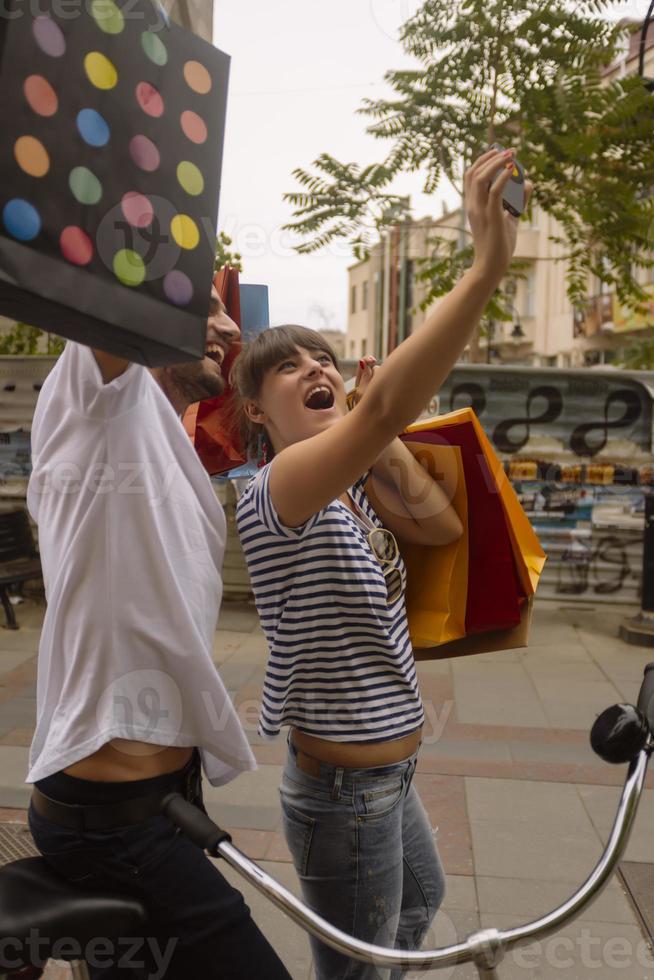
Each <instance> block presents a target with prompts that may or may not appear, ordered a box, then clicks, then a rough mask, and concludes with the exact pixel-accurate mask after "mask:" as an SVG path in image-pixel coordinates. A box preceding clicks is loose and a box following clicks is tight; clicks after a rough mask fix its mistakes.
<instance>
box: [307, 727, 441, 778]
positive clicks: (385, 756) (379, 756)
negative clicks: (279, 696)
mask: <svg viewBox="0 0 654 980" xmlns="http://www.w3.org/2000/svg"><path fill="white" fill-rule="evenodd" d="M421 740H422V728H418V729H417V730H416V731H415V732H411V733H410V734H409V735H405V736H404V737H403V738H396V739H393V740H392V741H390V742H363V743H362V742H332V741H329V740H327V739H325V738H316V736H315V735H307V733H306V732H301V731H300V730H299V728H293V729H292V731H291V741H292V742H293V745H294V746H295V748H296V749H300V751H302V752H305V753H306V754H307V755H310V756H312V758H314V759H319V760H320V762H326V763H327V765H330V766H344V767H345V768H346V769H372V768H374V767H375V766H390V765H393V764H394V763H396V762H402V761H403V760H404V759H408V758H409V757H410V756H412V755H413V753H414V752H417V750H418V748H419V747H420V742H421Z"/></svg>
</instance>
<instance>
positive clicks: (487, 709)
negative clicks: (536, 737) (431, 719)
mask: <svg viewBox="0 0 654 980" xmlns="http://www.w3.org/2000/svg"><path fill="white" fill-rule="evenodd" d="M453 674H454V696H455V700H456V708H457V717H458V720H459V721H461V722H470V723H474V724H477V725H483V724H487V725H525V726H536V727H539V728H548V727H550V720H549V718H548V717H547V715H546V714H545V711H544V709H543V705H542V704H541V702H540V700H539V698H538V695H537V693H536V690H535V688H534V686H533V684H532V682H531V679H530V678H529V676H528V674H527V673H526V671H525V670H524V668H523V667H522V666H521V665H520V664H510V663H509V664H507V663H500V664H478V665H477V666H476V667H474V666H473V665H472V664H470V663H466V662H465V659H462V660H460V661H457V662H456V663H454V664H453Z"/></svg>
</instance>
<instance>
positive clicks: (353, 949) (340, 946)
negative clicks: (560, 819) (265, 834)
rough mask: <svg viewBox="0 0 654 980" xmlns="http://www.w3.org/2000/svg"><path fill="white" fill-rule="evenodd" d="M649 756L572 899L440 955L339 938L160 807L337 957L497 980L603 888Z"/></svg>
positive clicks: (632, 769) (236, 855)
mask: <svg viewBox="0 0 654 980" xmlns="http://www.w3.org/2000/svg"><path fill="white" fill-rule="evenodd" d="M651 751H652V741H651V739H650V738H648V740H647V744H646V745H645V746H644V747H643V748H642V749H641V750H640V751H639V753H638V755H637V756H636V758H635V759H634V760H633V761H632V762H631V763H630V764H629V770H628V772H627V778H626V780H625V784H624V788H623V791H622V796H621V798H620V803H619V806H618V811H617V815H616V818H615V821H614V824H613V829H612V831H611V835H610V837H609V840H608V843H607V845H606V847H605V849H604V852H603V854H602V856H601V858H600V860H599V861H598V863H597V865H596V866H595V868H594V869H593V871H592V873H591V874H590V876H589V877H588V879H587V880H586V881H585V882H584V884H583V885H582V886H581V888H579V889H578V891H576V892H575V893H574V895H572V896H571V897H570V898H569V899H568V900H567V901H566V902H564V903H563V905H560V906H559V907H558V908H556V909H554V910H553V911H552V912H549V913H548V914H547V915H543V916H541V918H539V919H535V920H534V921H533V922H529V923H527V924H526V925H523V926H517V927H515V928H513V929H503V930H502V929H481V930H479V931H477V932H474V933H472V934H471V935H470V936H468V938H467V939H466V940H465V941H464V942H460V943H456V944H455V945H453V946H445V947H442V948H441V949H428V950H420V951H403V950H397V949H387V948H385V947H383V946H375V945H373V944H371V943H366V942H362V941H361V940H359V939H355V938H354V937H353V936H349V935H347V934H346V933H344V932H341V930H340V929H336V928H335V927H334V926H332V925H331V924H330V923H329V922H327V921H326V920H325V919H323V918H322V917H321V916H320V915H318V914H317V913H316V912H313V911H312V910H311V909H310V908H308V907H307V906H306V905H305V904H304V902H302V901H301V900H300V899H299V898H297V897H296V896H295V895H293V894H292V893H291V892H290V891H289V890H288V889H287V888H284V886H283V885H280V883H279V882H278V881H276V880H275V879H274V878H273V877H271V875H269V874H267V873H266V872H265V871H263V870H262V869H261V868H260V867H259V866H258V865H257V864H255V862H254V861H251V860H250V858H248V857H247V856H246V855H245V854H243V853H242V851H240V850H239V849H238V848H237V847H235V846H234V845H233V844H232V843H231V840H230V838H229V835H228V834H225V833H224V832H223V831H221V830H220V828H218V827H217V826H216V824H214V823H213V821H211V820H210V819H209V818H208V817H206V815H204V814H200V812H199V811H198V810H197V808H196V807H194V806H193V805H192V804H190V803H187V801H186V800H184V799H183V798H182V797H181V796H179V795H178V794H171V796H170V797H168V798H167V799H166V800H165V801H164V810H165V812H166V813H168V815H169V816H170V817H171V819H172V820H174V822H175V823H177V825H178V826H180V827H181V828H182V830H185V831H186V832H187V833H189V836H190V837H191V838H193V839H195V840H196V843H200V844H201V846H205V847H206V848H207V849H208V850H209V851H210V853H212V854H213V855H214V856H215V857H218V856H220V857H222V858H224V859H225V861H227V863H228V864H229V865H230V866H231V867H232V868H234V869H235V870H236V871H238V873H239V874H240V875H241V876H242V877H243V878H245V880H246V881H249V882H250V884H251V885H253V886H254V887H255V888H256V889H257V890H258V891H260V892H261V893H262V894H263V895H265V896H266V898H268V899H270V901H272V902H274V904H275V905H277V906H278V907H279V908H280V909H281V910H282V911H283V912H284V913H285V914H286V915H288V916H289V917H290V918H291V919H293V920H294V921H295V922H297V923H298V925H300V926H302V928H303V929H305V930H307V931H308V932H311V933H312V934H313V935H314V936H316V937H317V938H318V939H320V940H322V942H324V943H326V944H327V945H328V946H331V947H332V948H333V949H335V950H337V951H338V952H339V953H342V954H343V955H345V956H349V957H352V958H353V959H357V960H361V961H362V962H364V963H371V964H375V965H377V966H386V967H402V968H404V969H407V970H408V969H411V970H416V971H418V972H426V971H427V970H433V969H435V968H440V967H447V966H454V965H456V964H460V963H470V962H474V963H475V965H476V966H477V969H478V971H479V975H480V976H481V977H483V978H487V980H490V978H493V977H496V976H497V974H496V972H495V971H496V967H497V966H498V964H499V963H500V962H501V960H502V959H503V958H504V956H505V954H506V952H507V950H509V949H510V948H511V947H513V946H519V945H525V944H527V943H531V942H533V941H535V940H538V939H542V938H543V937H545V936H549V935H550V934H551V933H553V932H556V931H557V929H559V928H560V926H562V925H563V924H564V923H567V922H570V921H571V920H572V919H574V918H575V917H576V916H577V915H579V913H580V912H582V911H583V909H584V908H585V907H586V906H587V905H588V904H589V903H590V902H591V901H592V900H593V899H594V898H596V897H597V895H599V893H600V892H601V891H602V889H603V888H604V886H605V885H606V884H607V882H608V881H609V879H610V877H611V875H612V873H613V871H614V870H615V867H616V865H617V863H618V861H619V860H620V858H621V857H622V855H623V853H624V850H625V848H626V845H627V842H628V840H629V836H630V834H631V829H632V827H633V823H634V819H635V816H636V812H637V809H638V803H639V801H640V797H641V793H642V790H643V785H644V782H645V776H646V773H647V765H648V762H649V756H650V753H651ZM208 830H211V831H212V835H213V836H212V839H211V841H209V839H208V838H207V836H206V832H207V831H208ZM200 838H201V839H200ZM203 842H204V843H203Z"/></svg>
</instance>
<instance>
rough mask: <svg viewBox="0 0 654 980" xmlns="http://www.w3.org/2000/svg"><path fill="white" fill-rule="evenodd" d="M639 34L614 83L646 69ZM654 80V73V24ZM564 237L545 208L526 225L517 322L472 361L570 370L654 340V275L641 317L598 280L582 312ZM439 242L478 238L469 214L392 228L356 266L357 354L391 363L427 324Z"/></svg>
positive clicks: (511, 292) (514, 312) (482, 339)
mask: <svg viewBox="0 0 654 980" xmlns="http://www.w3.org/2000/svg"><path fill="white" fill-rule="evenodd" d="M639 34H640V32H639V31H636V32H635V33H633V34H632V35H631V40H630V43H629V46H628V48H627V49H626V50H625V54H624V57H623V58H622V59H621V60H620V61H619V62H617V63H616V64H615V65H613V66H612V67H611V68H610V69H608V70H607V72H606V77H607V79H612V78H615V77H619V76H621V75H626V74H633V73H635V72H636V71H637V66H638V42H639ZM645 75H646V76H649V77H654V24H653V25H652V26H651V28H650V31H649V36H648V46H647V48H646V58H645ZM652 97H653V98H654V94H653V96H652ZM560 233H561V229H560V227H559V226H558V225H557V222H556V221H555V220H554V219H553V218H552V217H551V216H550V215H549V214H546V213H545V212H544V211H542V210H541V209H540V208H538V207H537V206H534V207H533V208H532V215H531V218H530V220H529V221H526V220H523V221H522V222H521V225H520V231H519V234H518V243H517V247H516V253H515V257H516V259H518V260H519V261H520V263H521V270H520V275H519V276H517V277H516V278H515V279H512V280H509V281H505V283H504V284H503V291H504V294H505V296H506V297H508V308H509V311H510V314H511V319H510V320H509V321H508V322H507V321H501V322H498V321H495V322H489V321H485V322H484V324H483V327H482V331H481V335H480V336H479V338H477V339H475V341H474V342H473V345H472V347H471V348H468V350H467V351H466V353H465V354H464V357H463V360H464V361H466V360H467V361H473V362H479V361H486V362H487V363H504V364H511V363H520V364H531V365H533V366H535V367H564V368H569V367H572V368H574V367H584V366H593V365H597V364H610V363H612V362H614V361H616V360H619V359H620V356H621V354H622V351H623V350H624V349H625V348H626V347H627V346H629V344H630V343H632V342H633V340H634V339H635V338H638V337H648V336H651V337H653V338H654V269H649V270H640V271H639V273H638V278H639V281H640V283H641V285H643V286H644V287H645V289H646V290H647V291H648V292H649V293H650V295H651V301H650V303H649V312H648V313H647V314H644V315H639V316H636V315H634V314H633V313H632V312H631V311H629V310H628V309H625V308H624V307H623V306H622V305H621V304H620V303H619V301H618V299H617V297H616V296H615V294H614V293H613V292H612V291H611V290H610V289H607V287H606V284H605V283H603V282H602V281H601V280H600V279H598V278H597V279H595V281H593V282H589V285H588V303H587V305H586V307H585V308H584V309H583V310H575V309H574V308H573V306H572V304H571V303H570V301H569V299H568V297H567V293H566V271H567V270H566V263H565V260H564V259H563V258H562V255H563V249H562V247H561V246H560V245H558V244H556V243H555V241H554V240H553V239H554V238H556V237H557V236H559V235H560ZM435 238H440V239H445V240H446V241H452V242H457V241H458V242H461V244H465V243H466V242H468V241H469V240H470V239H469V229H468V228H467V227H466V221H465V216H464V215H462V212H461V210H457V211H453V212H450V213H444V214H443V215H442V216H441V217H440V218H437V219H435V220H434V219H432V218H423V219H421V220H418V221H410V222H405V223H404V224H402V225H398V226H395V227H393V228H391V229H390V230H388V231H387V232H386V233H385V234H384V236H383V238H382V240H381V242H380V243H379V244H378V245H377V246H375V247H374V248H373V249H372V250H371V252H370V254H369V256H368V257H367V258H366V259H365V260H363V261H361V262H357V263H356V264H354V265H352V266H351V267H350V268H349V270H348V321H347V322H348V327H347V337H346V351H347V356H348V357H349V358H359V357H362V356H363V355H365V354H366V353H374V354H375V355H376V356H377V357H379V358H381V357H383V356H385V355H386V354H387V353H389V352H390V351H391V350H393V348H394V347H396V346H397V344H398V343H400V342H401V341H402V340H403V339H404V338H405V337H406V336H408V334H410V333H411V332H412V331H413V330H414V329H415V328H416V327H418V326H419V325H420V324H421V323H422V322H423V320H424V318H425V316H426V315H427V314H428V312H429V310H421V308H420V306H421V303H422V301H423V300H424V299H425V295H426V289H425V286H424V284H423V283H421V281H420V269H421V265H422V263H424V260H425V259H426V258H427V257H428V256H430V255H431V254H432V253H433V250H434V244H433V240H434V239H435ZM437 302H438V301H437ZM435 305H436V304H434V306H435ZM432 308H433V307H432Z"/></svg>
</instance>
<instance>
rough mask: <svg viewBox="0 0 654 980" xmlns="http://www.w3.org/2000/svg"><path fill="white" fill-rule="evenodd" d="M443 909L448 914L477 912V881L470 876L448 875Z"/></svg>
mask: <svg viewBox="0 0 654 980" xmlns="http://www.w3.org/2000/svg"><path fill="white" fill-rule="evenodd" d="M443 909H444V910H445V911H448V912H449V911H461V912H477V911H478V905H477V890H476V888H475V879H474V878H473V877H471V876H469V875H454V874H448V875H447V883H446V886H445V898H444V900H443Z"/></svg>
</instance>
